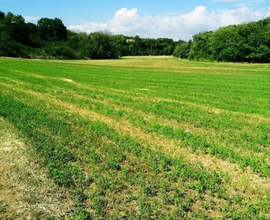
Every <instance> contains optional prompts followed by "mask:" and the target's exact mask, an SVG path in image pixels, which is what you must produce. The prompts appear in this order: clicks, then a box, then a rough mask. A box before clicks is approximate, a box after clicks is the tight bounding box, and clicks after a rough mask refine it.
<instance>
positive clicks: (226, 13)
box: [0, 0, 270, 40]
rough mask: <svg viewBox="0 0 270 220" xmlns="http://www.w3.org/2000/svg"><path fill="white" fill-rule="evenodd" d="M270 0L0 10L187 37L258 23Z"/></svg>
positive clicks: (91, 27) (121, 0) (74, 26)
mask: <svg viewBox="0 0 270 220" xmlns="http://www.w3.org/2000/svg"><path fill="white" fill-rule="evenodd" d="M269 7H270V0H253V1H251V0H203V1H197V0H189V1H180V0H169V1H157V0H100V1H92V0H76V1H75V0H69V1H64V0H46V1H44V0H42V1H41V0H0V10H1V11H3V12H5V13H7V12H9V11H10V12H12V13H14V14H20V15H23V16H24V17H25V19H26V21H29V22H36V21H37V20H38V19H39V18H42V17H48V18H54V17H58V18H60V19H61V20H62V21H63V23H64V24H65V25H66V26H67V27H68V28H69V29H71V30H74V31H84V32H88V33H89V32H93V31H99V30H110V31H111V32H112V33H113V34H125V35H130V36H134V35H136V34H138V35H140V36H141V37H153V38H158V37H169V38H173V39H175V40H177V39H184V40H188V39H190V38H191V37H192V35H193V34H196V33H198V32H200V31H207V30H215V29H217V28H219V27H221V26H226V25H229V24H239V23H243V22H247V21H256V20H260V19H262V18H265V17H266V16H269V15H270V13H269V11H270V9H269Z"/></svg>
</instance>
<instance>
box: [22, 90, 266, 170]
mask: <svg viewBox="0 0 270 220" xmlns="http://www.w3.org/2000/svg"><path fill="white" fill-rule="evenodd" d="M22 92H23V91H22ZM46 96H49V94H46ZM68 97H70V95H68ZM59 98H60V99H63V97H59ZM64 100H65V99H64ZM76 100H77V98H76ZM68 101H70V100H68ZM73 101H74V100H73ZM73 101H72V102H73ZM102 102H104V100H102ZM75 103H77V102H75ZM89 104H90V105H91V103H89ZM80 106H81V105H80ZM106 106H107V107H108V105H105V106H104V107H106ZM104 107H102V108H104ZM82 108H87V105H84V106H83V107H82ZM118 108H119V106H118ZM93 110H94V111H97V109H93ZM93 110H92V111H93ZM102 114H105V115H107V117H108V116H109V117H111V115H110V114H111V111H109V115H108V112H102ZM144 116H145V117H146V120H149V116H147V115H146V114H145V115H144ZM140 117H141V115H140ZM150 117H151V116H150ZM123 118H124V119H125V120H127V121H130V118H129V116H128V115H124V117H122V119H121V120H123ZM150 120H153V121H156V120H158V121H159V123H164V122H165V123H167V125H168V124H169V125H170V126H172V124H171V123H170V120H167V119H166V118H165V119H164V118H160V117H155V118H150ZM174 125H176V126H178V127H179V124H178V123H177V122H175V123H174ZM132 126H133V127H137V128H139V129H142V131H143V132H147V133H149V132H150V133H154V131H149V130H148V128H146V129H145V126H143V127H141V126H139V124H136V123H135V124H134V123H132ZM180 128H181V129H182V128H183V127H180ZM196 129H198V131H197V130H196V132H199V133H201V135H202V137H203V136H206V140H207V139H208V138H210V137H212V136H213V135H216V134H213V131H210V133H208V130H207V129H205V128H204V129H202V128H196ZM188 132H193V133H194V130H193V131H188ZM196 132H195V133H196ZM211 132H212V133H211ZM238 132H239V131H235V133H236V134H237V133H238ZM159 134H160V132H158V133H157V135H159ZM191 134H192V133H191ZM197 134H198V133H196V135H197ZM236 136H237V135H236ZM166 138H168V137H166ZM219 138H220V139H221V143H222V140H223V137H222V136H221V137H219ZM170 139H173V137H170ZM175 141H177V138H176V140H175ZM177 143H178V146H179V147H180V146H183V144H181V143H182V142H181V141H177ZM218 143H219V139H218V138H217V137H215V145H216V144H218ZM239 144H241V142H239V143H238V146H239ZM188 145H189V144H188ZM184 146H185V145H184ZM223 146H226V148H224V147H223ZM223 146H222V148H223V150H226V151H227V152H229V151H228V149H229V148H231V149H232V150H233V152H234V154H237V156H236V157H235V158H237V157H239V156H240V157H243V156H244V157H245V158H252V157H253V156H254V155H256V160H260V162H261V161H266V162H267V161H269V157H268V155H267V152H268V150H267V149H262V153H260V152H254V151H253V150H252V151H251V149H249V148H248V147H246V148H245V147H241V145H240V147H234V145H231V146H228V145H226V144H224V145H223ZM243 146H246V143H243ZM194 147H196V146H195V145H194ZM228 147H229V148H228ZM188 150H189V151H190V149H189V148H188ZM215 154H216V153H215ZM221 155H223V153H222V154H220V153H218V154H217V157H219V156H221ZM251 156H252V157H251ZM230 157H231V156H230ZM226 158H227V157H226ZM233 158H234V157H233ZM236 160H237V161H238V160H239V159H236ZM229 161H232V160H229ZM233 161H235V159H233ZM238 162H240V160H239V161H238ZM243 162H244V163H246V161H243V160H241V163H243ZM248 163H250V162H248ZM253 168H254V167H253Z"/></svg>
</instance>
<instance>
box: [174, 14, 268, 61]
mask: <svg viewBox="0 0 270 220" xmlns="http://www.w3.org/2000/svg"><path fill="white" fill-rule="evenodd" d="M269 47H270V18H269V17H268V18H266V19H263V20H260V21H258V22H250V23H246V24H241V25H230V26H227V27H223V28H220V29H218V30H217V31H215V32H203V33H199V34H196V35H194V36H193V40H192V41H189V42H186V43H181V44H179V45H178V46H177V47H176V49H175V51H174V56H176V57H180V58H188V59H191V60H212V61H228V62H252V63H269V62H270V48H269Z"/></svg>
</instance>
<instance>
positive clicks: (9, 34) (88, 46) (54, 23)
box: [0, 11, 178, 59]
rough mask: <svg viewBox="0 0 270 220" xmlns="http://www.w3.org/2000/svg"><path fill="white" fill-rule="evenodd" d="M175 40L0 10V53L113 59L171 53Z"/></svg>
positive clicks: (6, 54) (25, 56) (40, 56)
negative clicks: (84, 29)
mask: <svg viewBox="0 0 270 220" xmlns="http://www.w3.org/2000/svg"><path fill="white" fill-rule="evenodd" d="M177 43H178V42H175V41H174V40H172V39H168V38H158V39H148V38H146V39H143V38H140V37H139V36H135V37H129V36H124V35H112V34H111V33H110V32H109V31H103V32H94V33H90V34H86V33H76V32H73V31H70V30H68V29H67V28H66V27H65V26H64V24H63V22H62V21H61V20H60V19H59V18H55V19H49V18H41V19H40V20H38V22H37V24H33V23H26V22H25V19H24V18H23V17H22V16H21V15H14V14H13V13H11V12H8V13H7V14H5V13H3V12H1V11H0V56H10V57H24V58H58V59H61V58H62V59H87V58H91V59H115V58H119V57H121V56H128V55H134V56H135V55H171V54H172V53H173V51H174V49H175V47H176V45H177Z"/></svg>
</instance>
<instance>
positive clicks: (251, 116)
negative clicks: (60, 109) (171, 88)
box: [13, 70, 270, 123]
mask: <svg viewBox="0 0 270 220" xmlns="http://www.w3.org/2000/svg"><path fill="white" fill-rule="evenodd" d="M13 71H15V72H16V73H18V74H21V75H29V76H32V77H36V78H42V79H50V80H61V81H65V82H67V83H72V84H73V85H74V86H76V87H78V88H84V89H88V90H89V91H102V92H107V93H109V94H114V95H119V93H121V96H122V97H125V98H132V99H133V100H144V101H148V100H151V101H155V102H160V101H165V102H169V103H170V102H171V103H176V104H184V105H189V106H193V107H197V108H200V109H204V110H207V111H210V112H213V113H215V114H220V113H229V114H232V115H234V116H240V117H244V118H245V119H246V120H249V121H251V122H252V123H259V122H261V121H262V122H270V119H269V118H266V117H263V116H260V115H258V114H246V113H242V112H236V111H231V110H227V109H221V108H216V107H212V106H208V105H204V104H196V103H192V102H188V101H180V100H177V99H170V98H163V97H158V96H155V97H152V96H151V93H150V94H149V95H148V94H142V93H138V92H140V90H138V92H137V91H127V90H121V89H116V88H109V87H103V86H97V85H91V86H89V85H86V84H83V83H79V82H76V81H73V80H72V79H68V78H61V77H49V76H43V75H38V74H34V73H28V72H24V71H20V70H13ZM127 94H128V95H127ZM171 95H173V96H175V94H171ZM176 98H177V97H176Z"/></svg>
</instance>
